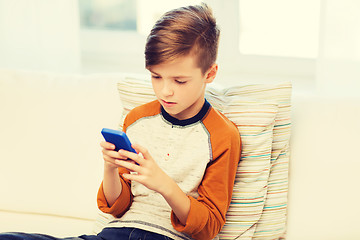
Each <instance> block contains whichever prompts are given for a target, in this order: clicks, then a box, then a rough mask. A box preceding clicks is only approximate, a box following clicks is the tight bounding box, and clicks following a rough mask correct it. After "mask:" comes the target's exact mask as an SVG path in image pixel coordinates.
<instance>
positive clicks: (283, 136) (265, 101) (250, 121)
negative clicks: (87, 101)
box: [95, 77, 291, 239]
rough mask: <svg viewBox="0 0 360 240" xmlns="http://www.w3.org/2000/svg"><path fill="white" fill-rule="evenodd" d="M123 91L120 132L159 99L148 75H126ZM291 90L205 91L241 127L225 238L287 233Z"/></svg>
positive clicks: (283, 86) (100, 221) (269, 87)
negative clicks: (136, 111)
mask: <svg viewBox="0 0 360 240" xmlns="http://www.w3.org/2000/svg"><path fill="white" fill-rule="evenodd" d="M118 91H119V94H120V98H121V100H122V104H123V118H122V120H121V121H120V126H119V127H120V128H121V127H122V122H123V120H124V117H125V116H126V115H127V113H128V112H129V111H130V110H131V109H133V108H134V107H136V106H138V105H141V104H143V103H146V102H149V101H152V100H154V99H155V95H154V92H153V90H152V86H151V83H150V81H149V80H148V79H146V78H145V77H125V78H124V79H122V80H120V81H119V82H118ZM290 92H291V84H290V83H286V84H279V85H247V86H237V87H232V88H231V89H225V88H214V87H208V88H207V90H206V98H207V100H208V101H209V102H210V103H211V104H212V105H213V107H215V108H217V109H218V110H219V111H221V112H222V113H224V114H225V115H226V116H227V117H228V118H229V119H230V120H231V121H233V122H234V123H235V124H236V125H237V127H238V129H239V132H240V134H241V138H242V144H243V146H242V147H243V149H242V159H241V160H242V161H241V162H240V164H239V167H238V171H237V175H236V180H235V185H234V192H233V197H232V202H231V204H230V208H229V210H228V213H227V221H226V223H225V226H224V228H223V229H222V231H221V233H220V234H219V237H220V239H235V238H236V239H249V238H250V239H251V238H260V239H275V238H277V237H280V236H281V235H283V234H284V232H285V221H286V219H285V216H286V200H287V171H288V170H287V164H288V150H289V149H288V143H289V135H290V117H289V115H290V103H289V99H290ZM284 204H285V205H284ZM108 219H111V216H106V214H102V213H101V214H100V215H99V217H98V221H97V223H96V230H95V232H98V231H100V230H101V228H102V227H101V226H104V224H105V223H106V222H107V221H108ZM271 224H274V225H271ZM272 226H275V227H272Z"/></svg>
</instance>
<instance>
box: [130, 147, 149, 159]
mask: <svg viewBox="0 0 360 240" xmlns="http://www.w3.org/2000/svg"><path fill="white" fill-rule="evenodd" d="M131 146H132V147H133V148H134V149H135V150H136V151H137V152H139V153H141V154H142V155H143V157H144V158H145V159H150V158H151V155H150V153H149V151H148V150H147V149H146V148H144V147H143V146H141V145H139V144H133V145H131Z"/></svg>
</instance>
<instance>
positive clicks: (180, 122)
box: [161, 99, 211, 127]
mask: <svg viewBox="0 0 360 240" xmlns="http://www.w3.org/2000/svg"><path fill="white" fill-rule="evenodd" d="M210 107H211V104H210V103H209V102H208V101H207V100H206V99H205V103H204V105H203V106H202V108H201V110H200V111H199V112H198V113H197V114H196V115H195V116H193V117H191V118H188V119H184V120H179V119H177V118H174V117H173V116H171V115H170V114H169V113H167V112H166V111H165V109H164V108H163V107H162V106H161V114H162V116H163V117H164V119H165V120H166V121H168V122H169V123H171V124H172V125H178V126H182V127H183V126H187V125H191V124H193V123H196V122H198V121H201V120H202V119H203V118H204V117H205V116H206V114H207V113H208V111H209V109H210Z"/></svg>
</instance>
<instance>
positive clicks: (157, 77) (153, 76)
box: [151, 75, 161, 79]
mask: <svg viewBox="0 0 360 240" xmlns="http://www.w3.org/2000/svg"><path fill="white" fill-rule="evenodd" d="M151 77H152V78H155V79H160V78H161V77H160V76H155V75H151Z"/></svg>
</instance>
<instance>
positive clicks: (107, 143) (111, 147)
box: [100, 141, 115, 150]
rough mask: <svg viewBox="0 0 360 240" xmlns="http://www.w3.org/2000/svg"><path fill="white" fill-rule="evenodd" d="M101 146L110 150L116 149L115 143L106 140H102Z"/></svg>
mask: <svg viewBox="0 0 360 240" xmlns="http://www.w3.org/2000/svg"><path fill="white" fill-rule="evenodd" d="M100 146H101V147H102V148H105V149H109V150H114V149H115V145H114V144H112V143H109V142H105V141H102V142H100Z"/></svg>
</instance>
